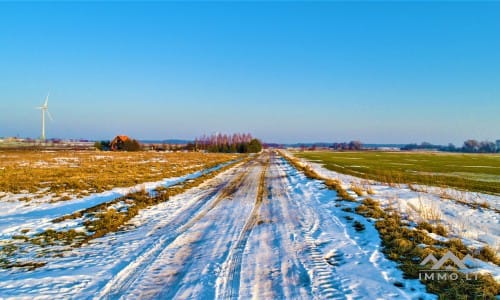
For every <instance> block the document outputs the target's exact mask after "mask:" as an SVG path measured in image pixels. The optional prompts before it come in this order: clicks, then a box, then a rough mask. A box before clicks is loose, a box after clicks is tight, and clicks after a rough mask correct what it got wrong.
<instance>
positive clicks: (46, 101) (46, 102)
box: [43, 94, 49, 107]
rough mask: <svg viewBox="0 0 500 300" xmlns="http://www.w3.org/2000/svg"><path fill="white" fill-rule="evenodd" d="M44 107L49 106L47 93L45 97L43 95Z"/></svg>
mask: <svg viewBox="0 0 500 300" xmlns="http://www.w3.org/2000/svg"><path fill="white" fill-rule="evenodd" d="M43 106H44V107H47V106H49V94H47V97H45V103H44V104H43Z"/></svg>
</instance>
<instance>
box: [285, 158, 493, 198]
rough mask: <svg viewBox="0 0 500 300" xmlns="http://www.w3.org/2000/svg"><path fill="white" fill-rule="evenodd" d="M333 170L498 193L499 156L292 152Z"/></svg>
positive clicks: (389, 179)
mask: <svg viewBox="0 0 500 300" xmlns="http://www.w3.org/2000/svg"><path fill="white" fill-rule="evenodd" d="M294 155H296V156H297V157H301V158H305V159H307V160H310V161H314V162H318V163H321V164H324V166H325V167H326V168H327V169H329V170H332V171H336V172H339V173H344V174H349V175H353V176H357V177H361V178H367V179H374V180H378V181H382V182H389V183H416V184H423V185H431V186H447V187H454V188H459V189H463V190H469V191H475V192H483V193H490V194H496V195H499V194H500V154H462V153H460V154H457V153H422V152H327V151H311V152H295V153H294Z"/></svg>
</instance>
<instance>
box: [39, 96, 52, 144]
mask: <svg viewBox="0 0 500 300" xmlns="http://www.w3.org/2000/svg"><path fill="white" fill-rule="evenodd" d="M37 109H40V110H41V111H42V136H41V137H40V140H42V141H45V113H47V115H48V116H49V118H50V120H51V121H53V120H54V119H52V116H51V115H50V112H49V94H47V97H45V103H44V104H43V105H42V106H39V107H37Z"/></svg>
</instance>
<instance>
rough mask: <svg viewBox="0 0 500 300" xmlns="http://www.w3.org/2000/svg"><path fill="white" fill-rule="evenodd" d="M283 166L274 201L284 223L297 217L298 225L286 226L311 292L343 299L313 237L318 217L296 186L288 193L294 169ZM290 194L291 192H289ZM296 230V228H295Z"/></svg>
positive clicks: (342, 289) (337, 281) (331, 268)
mask: <svg viewBox="0 0 500 300" xmlns="http://www.w3.org/2000/svg"><path fill="white" fill-rule="evenodd" d="M285 166H286V165H285V164H284V163H283V160H282V163H280V164H278V170H279V172H280V173H281V174H282V176H281V178H282V181H281V185H280V189H279V190H277V194H276V198H281V199H282V200H281V201H282V202H283V203H286V204H285V206H288V207H287V208H286V210H284V211H285V212H286V215H285V218H284V219H285V220H286V221H288V222H290V219H291V216H292V215H293V213H296V214H297V215H298V216H300V217H299V218H298V222H297V223H298V224H293V223H292V224H290V227H295V228H296V230H297V229H298V230H299V234H297V235H296V237H295V239H294V244H295V248H296V251H297V252H298V253H301V252H302V253H304V254H306V255H301V256H299V258H300V259H301V262H302V264H303V265H304V267H305V268H306V269H307V270H308V274H309V277H310V280H311V285H312V293H313V296H314V297H318V298H327V299H345V298H346V297H345V294H346V293H349V291H348V290H346V288H345V287H343V286H344V284H343V283H342V282H341V280H340V278H339V277H338V276H336V275H335V272H334V271H335V270H334V266H332V265H331V264H329V263H328V260H327V256H326V255H325V254H324V253H323V252H322V251H321V248H320V247H318V245H317V242H316V238H315V236H316V235H317V234H318V230H320V229H319V225H320V216H319V215H318V214H317V213H316V212H315V211H314V209H313V208H312V207H310V206H309V205H307V203H306V201H305V198H307V197H306V196H305V195H304V192H303V191H302V190H301V189H302V187H298V188H295V189H293V191H290V188H289V186H292V182H291V177H292V176H293V175H294V174H290V171H292V172H293V170H294V169H291V168H286V169H285V168H284V167H285ZM290 192H292V193H290ZM297 227H298V228H297Z"/></svg>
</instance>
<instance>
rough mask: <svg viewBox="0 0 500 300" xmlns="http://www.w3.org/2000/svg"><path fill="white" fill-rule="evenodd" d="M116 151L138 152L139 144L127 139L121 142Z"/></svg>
mask: <svg viewBox="0 0 500 300" xmlns="http://www.w3.org/2000/svg"><path fill="white" fill-rule="evenodd" d="M118 150H123V151H140V150H141V144H140V143H139V142H138V141H137V140H134V139H128V140H126V141H124V142H123V144H122V145H121V146H120V148H119V149H118Z"/></svg>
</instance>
